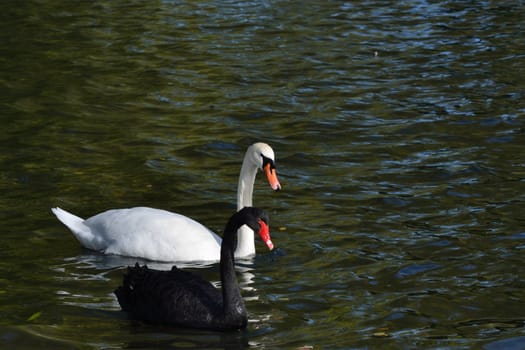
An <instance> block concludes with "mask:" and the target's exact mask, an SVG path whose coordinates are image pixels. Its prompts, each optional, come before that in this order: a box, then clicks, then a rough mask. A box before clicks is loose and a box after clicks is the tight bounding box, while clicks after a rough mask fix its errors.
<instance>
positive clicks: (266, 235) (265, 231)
mask: <svg viewBox="0 0 525 350" xmlns="http://www.w3.org/2000/svg"><path fill="white" fill-rule="evenodd" d="M259 225H260V226H261V228H260V229H259V236H261V239H262V240H263V242H264V243H265V244H266V246H267V247H268V249H270V250H272V249H273V242H272V239H271V237H270V228H269V227H268V225H267V224H266V223H265V222H264V221H262V220H259Z"/></svg>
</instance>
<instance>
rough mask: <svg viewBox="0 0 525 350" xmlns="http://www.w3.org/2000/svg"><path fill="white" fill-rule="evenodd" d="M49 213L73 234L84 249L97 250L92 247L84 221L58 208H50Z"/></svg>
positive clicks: (88, 230)
mask: <svg viewBox="0 0 525 350" xmlns="http://www.w3.org/2000/svg"><path fill="white" fill-rule="evenodd" d="M51 211H52V212H53V214H55V215H56V217H57V218H58V220H60V221H61V222H62V223H63V224H64V225H66V226H67V227H68V228H69V229H70V230H71V232H73V234H74V235H75V237H76V238H77V240H78V241H79V242H80V244H82V245H83V246H84V247H86V248H89V249H93V250H98V249H97V247H95V246H94V242H93V233H92V232H91V229H90V228H89V227H87V226H86V225H84V219H82V218H79V217H78V216H76V215H73V214H71V213H69V212H67V211H65V210H63V209H60V208H59V207H56V208H51Z"/></svg>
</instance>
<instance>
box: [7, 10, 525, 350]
mask: <svg viewBox="0 0 525 350" xmlns="http://www.w3.org/2000/svg"><path fill="white" fill-rule="evenodd" d="M524 5H525V4H523V2H520V1H518V2H514V3H512V4H511V3H510V2H500V1H478V2H452V1H445V2H427V1H418V0H413V1H397V2H394V1H379V0H377V1H374V0H372V1H362V2H355V3H354V2H341V1H311V2H288V1H260V2H247V1H194V2H188V3H186V2H179V1H147V2H146V1H95V2H94V1H72V2H71V1H70V2H63V1H53V0H51V1H37V0H30V1H24V2H21V3H17V4H16V6H14V5H13V4H12V2H10V1H4V2H1V4H0V17H1V21H0V39H1V42H2V45H1V46H0V50H1V55H0V89H1V93H0V118H1V125H2V132H1V133H0V189H1V192H2V196H1V197H0V219H1V220H2V223H3V225H2V229H1V230H0V344H1V346H0V347H1V348H6V349H35V348H39V349H42V350H44V349H123V348H133V349H163V348H165V349H168V348H191V349H200V348H203V349H220V348H246V347H251V348H256V349H257V348H267V349H276V348H290V349H311V348H313V349H320V348H326V349H338V348H340V349H346V348H356V349H365V348H370V349H378V348H388V349H423V348H432V349H436V348H440V349H471V348H481V349H487V350H494V349H525V269H524V268H523V263H524V261H525V215H524V214H525V212H524V210H525V161H524V160H525V151H524V147H525V132H524V128H525V79H524V78H525V40H524V39H523V38H524V37H525V29H524V26H523V23H524V19H525V6H524ZM256 141H264V142H267V143H269V144H270V145H271V146H272V147H273V148H274V150H275V152H276V162H277V169H278V174H279V177H280V180H281V184H282V185H283V191H280V192H276V193H274V192H272V191H271V190H270V188H269V186H268V184H267V183H266V182H265V180H264V178H263V176H261V175H259V176H258V178H257V180H256V186H255V187H256V189H255V193H254V203H255V204H256V205H257V206H259V207H262V208H264V209H266V210H267V211H268V212H269V214H270V217H271V227H270V228H271V232H272V238H273V242H274V244H275V245H276V247H277V249H276V250H275V251H274V252H271V253H269V252H267V250H265V247H264V246H263V245H262V244H261V243H258V244H257V250H258V255H257V257H256V258H255V259H253V260H248V261H242V262H239V264H238V268H239V278H240V279H241V286H242V288H243V296H244V297H245V299H246V304H247V308H248V311H249V318H250V323H249V326H248V329H247V330H246V331H244V332H234V333H226V334H221V333H215V332H205V331H194V330H187V329H170V328H162V327H153V326H147V325H143V324H139V323H135V322H132V321H130V320H129V319H128V318H127V316H126V314H125V313H123V312H121V311H120V307H119V305H118V303H117V301H116V298H115V297H114V295H113V294H112V291H113V290H114V288H115V287H116V286H118V285H119V283H120V281H121V278H122V274H123V273H124V271H125V267H126V266H127V265H129V264H134V263H135V261H137V259H134V258H126V257H119V256H104V255H101V254H97V253H94V252H90V251H88V250H83V249H82V248H81V247H80V245H79V243H78V242H77V241H76V240H75V238H74V237H73V236H72V235H71V234H70V232H69V231H68V230H67V229H66V228H65V227H64V226H63V225H62V224H60V223H59V222H58V221H57V220H56V218H55V217H54V216H53V215H52V213H51V211H50V208H51V207H54V206H60V207H62V208H64V209H66V210H69V211H71V212H73V213H76V214H78V215H80V216H82V217H89V216H91V215H94V214H96V213H98V212H101V211H104V210H107V209H110V208H125V207H132V206H139V205H143V206H151V207H155V208H162V209H167V210H171V211H175V212H179V213H182V214H184V215H187V216H190V217H192V218H194V219H196V220H198V221H200V222H202V223H204V224H205V225H206V226H208V227H210V228H211V229H213V230H214V231H216V232H220V231H222V228H223V225H224V224H225V222H226V219H227V218H228V217H229V216H230V215H231V213H232V212H233V211H234V210H235V198H236V197H235V191H236V188H237V176H238V173H239V169H240V164H241V161H242V157H243V154H244V151H245V149H246V148H247V147H248V146H249V145H250V144H251V143H253V142H256ZM141 262H143V261H141ZM149 264H150V265H151V266H153V267H158V268H169V267H170V264H159V263H154V262H149ZM186 267H187V268H189V269H191V270H194V271H197V272H198V273H201V274H203V275H204V276H205V277H206V278H208V279H211V280H213V281H217V280H219V275H218V266H217V265H212V266H198V265H195V266H186Z"/></svg>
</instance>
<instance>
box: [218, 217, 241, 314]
mask: <svg viewBox="0 0 525 350" xmlns="http://www.w3.org/2000/svg"><path fill="white" fill-rule="evenodd" d="M239 227H240V225H239V224H237V223H236V222H229V223H228V225H227V226H226V229H225V230H224V237H223V240H222V244H221V262H220V270H221V283H222V297H223V307H224V316H225V317H226V318H227V319H230V320H231V321H232V322H236V321H238V322H240V323H242V324H245V323H246V307H245V306H244V301H243V299H242V296H241V291H240V289H239V284H238V282H237V276H236V273H235V260H234V256H233V255H234V254H233V253H234V251H235V248H236V247H237V229H238V228H239Z"/></svg>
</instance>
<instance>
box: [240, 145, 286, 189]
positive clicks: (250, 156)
mask: <svg viewBox="0 0 525 350" xmlns="http://www.w3.org/2000/svg"><path fill="white" fill-rule="evenodd" d="M245 158H247V160H249V161H251V162H252V164H253V165H255V167H257V168H258V169H261V170H262V171H264V172H265V174H266V177H267V178H268V182H269V183H270V186H271V187H272V189H273V190H274V191H279V190H280V189H281V184H280V183H279V179H277V171H276V169H275V153H274V152H273V149H272V148H271V147H270V145H268V144H266V143H264V142H257V143H254V144H253V145H251V146H250V147H248V150H247V151H246V156H245Z"/></svg>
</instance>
